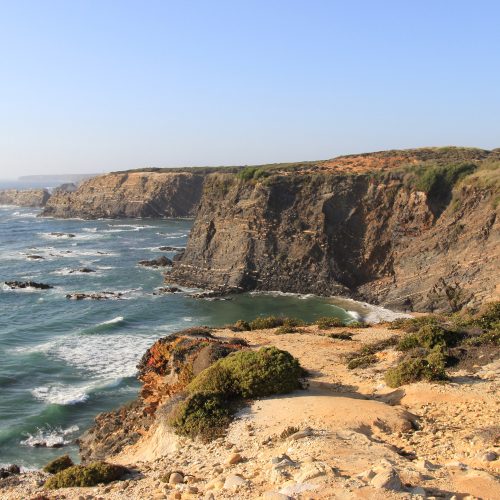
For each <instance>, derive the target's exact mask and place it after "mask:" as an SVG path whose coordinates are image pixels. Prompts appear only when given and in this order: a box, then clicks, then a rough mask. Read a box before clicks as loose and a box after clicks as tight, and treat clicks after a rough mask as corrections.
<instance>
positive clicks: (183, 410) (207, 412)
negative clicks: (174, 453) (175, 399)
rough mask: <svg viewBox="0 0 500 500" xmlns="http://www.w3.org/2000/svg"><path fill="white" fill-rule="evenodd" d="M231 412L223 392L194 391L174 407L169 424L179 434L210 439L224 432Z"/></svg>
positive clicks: (231, 409)
mask: <svg viewBox="0 0 500 500" xmlns="http://www.w3.org/2000/svg"><path fill="white" fill-rule="evenodd" d="M233 413H234V410H233V408H232V407H231V405H228V402H227V400H226V398H225V397H224V395H223V394H221V393H215V392H195V393H194V394H191V395H190V396H188V397H187V399H186V400H184V401H182V402H181V403H180V404H179V405H178V406H177V407H176V408H175V409H174V411H173V412H172V414H171V415H170V417H169V424H170V425H171V426H172V427H173V428H174V430H175V431H176V432H177V434H180V435H181V436H188V437H190V438H195V437H197V436H198V437H200V438H201V439H202V441H210V440H212V439H216V438H218V437H220V436H222V435H223V434H224V431H225V429H226V427H227V426H228V425H229V423H230V422H231V418H232V415H233Z"/></svg>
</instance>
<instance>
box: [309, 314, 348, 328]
mask: <svg viewBox="0 0 500 500" xmlns="http://www.w3.org/2000/svg"><path fill="white" fill-rule="evenodd" d="M315 324H316V325H318V328H319V329H320V330H328V329H329V328H336V327H341V326H344V322H343V321H342V320H341V319H340V318H337V317H336V316H325V317H322V318H319V319H317V320H316V321H315Z"/></svg>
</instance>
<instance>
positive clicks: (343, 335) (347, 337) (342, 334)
mask: <svg viewBox="0 0 500 500" xmlns="http://www.w3.org/2000/svg"><path fill="white" fill-rule="evenodd" d="M352 336H353V334H352V333H349V332H340V333H329V334H328V335H327V337H329V338H331V339H335V340H352Z"/></svg>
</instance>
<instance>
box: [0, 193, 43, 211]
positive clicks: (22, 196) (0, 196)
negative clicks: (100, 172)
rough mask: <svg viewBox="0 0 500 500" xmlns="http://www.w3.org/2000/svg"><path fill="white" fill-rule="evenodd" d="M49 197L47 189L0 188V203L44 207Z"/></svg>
mask: <svg viewBox="0 0 500 500" xmlns="http://www.w3.org/2000/svg"><path fill="white" fill-rule="evenodd" d="M49 198H50V193H49V192H48V191H47V190H46V189H0V205H17V206H20V207H43V206H45V204H46V203H47V201H48V200H49Z"/></svg>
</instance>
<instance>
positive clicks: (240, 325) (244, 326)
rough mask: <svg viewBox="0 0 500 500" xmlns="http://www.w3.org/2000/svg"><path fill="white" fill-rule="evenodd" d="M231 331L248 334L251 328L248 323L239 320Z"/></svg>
mask: <svg viewBox="0 0 500 500" xmlns="http://www.w3.org/2000/svg"><path fill="white" fill-rule="evenodd" d="M231 330H233V331H235V332H248V331H249V330H251V328H250V324H249V323H248V321H245V320H243V319H239V320H238V321H237V322H236V323H235V324H234V325H232V327H231Z"/></svg>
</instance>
